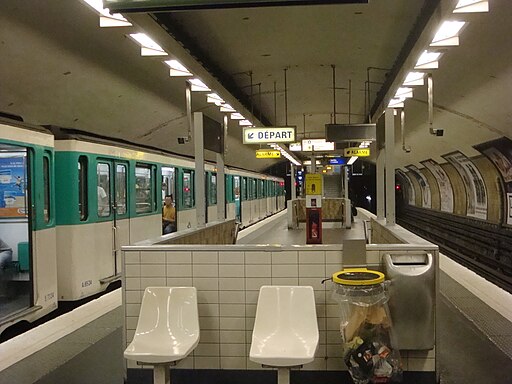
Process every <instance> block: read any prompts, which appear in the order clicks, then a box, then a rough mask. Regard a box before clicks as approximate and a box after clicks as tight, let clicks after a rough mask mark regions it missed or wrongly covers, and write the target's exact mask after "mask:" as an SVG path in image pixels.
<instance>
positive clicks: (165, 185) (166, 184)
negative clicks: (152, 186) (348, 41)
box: [162, 167, 176, 201]
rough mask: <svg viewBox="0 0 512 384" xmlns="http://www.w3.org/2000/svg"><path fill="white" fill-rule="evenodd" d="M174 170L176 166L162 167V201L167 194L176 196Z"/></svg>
mask: <svg viewBox="0 0 512 384" xmlns="http://www.w3.org/2000/svg"><path fill="white" fill-rule="evenodd" d="M174 172H175V170H174V168H168V167H162V201H164V200H165V196H167V195H173V198H174V190H175V185H174V183H175V181H174ZM174 201H176V200H174Z"/></svg>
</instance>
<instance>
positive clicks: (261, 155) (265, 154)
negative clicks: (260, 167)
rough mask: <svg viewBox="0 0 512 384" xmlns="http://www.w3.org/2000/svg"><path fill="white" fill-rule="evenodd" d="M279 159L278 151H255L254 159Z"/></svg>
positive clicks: (279, 153)
mask: <svg viewBox="0 0 512 384" xmlns="http://www.w3.org/2000/svg"><path fill="white" fill-rule="evenodd" d="M280 157H281V152H279V151H272V150H268V151H267V150H266V149H258V150H257V151H256V158H257V159H279V158H280Z"/></svg>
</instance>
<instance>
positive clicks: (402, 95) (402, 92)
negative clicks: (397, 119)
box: [394, 87, 413, 101]
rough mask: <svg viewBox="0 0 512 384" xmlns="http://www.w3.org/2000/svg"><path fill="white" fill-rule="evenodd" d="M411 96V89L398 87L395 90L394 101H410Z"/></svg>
mask: <svg viewBox="0 0 512 384" xmlns="http://www.w3.org/2000/svg"><path fill="white" fill-rule="evenodd" d="M412 96H413V94H412V88H408V87H400V88H398V89H397V91H396V93H395V97H394V99H399V100H402V101H403V100H405V99H410V98H411V97H412Z"/></svg>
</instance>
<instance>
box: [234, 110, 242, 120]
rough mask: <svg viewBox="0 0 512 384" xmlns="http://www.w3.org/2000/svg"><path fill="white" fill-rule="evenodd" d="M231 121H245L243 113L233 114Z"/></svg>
mask: <svg viewBox="0 0 512 384" xmlns="http://www.w3.org/2000/svg"><path fill="white" fill-rule="evenodd" d="M231 120H245V117H243V116H242V114H241V113H238V112H235V113H232V114H231Z"/></svg>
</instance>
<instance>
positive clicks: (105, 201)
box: [96, 163, 110, 217]
mask: <svg viewBox="0 0 512 384" xmlns="http://www.w3.org/2000/svg"><path fill="white" fill-rule="evenodd" d="M96 180H97V183H98V186H97V187H98V217H108V216H110V164H107V163H98V164H97V165H96Z"/></svg>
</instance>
